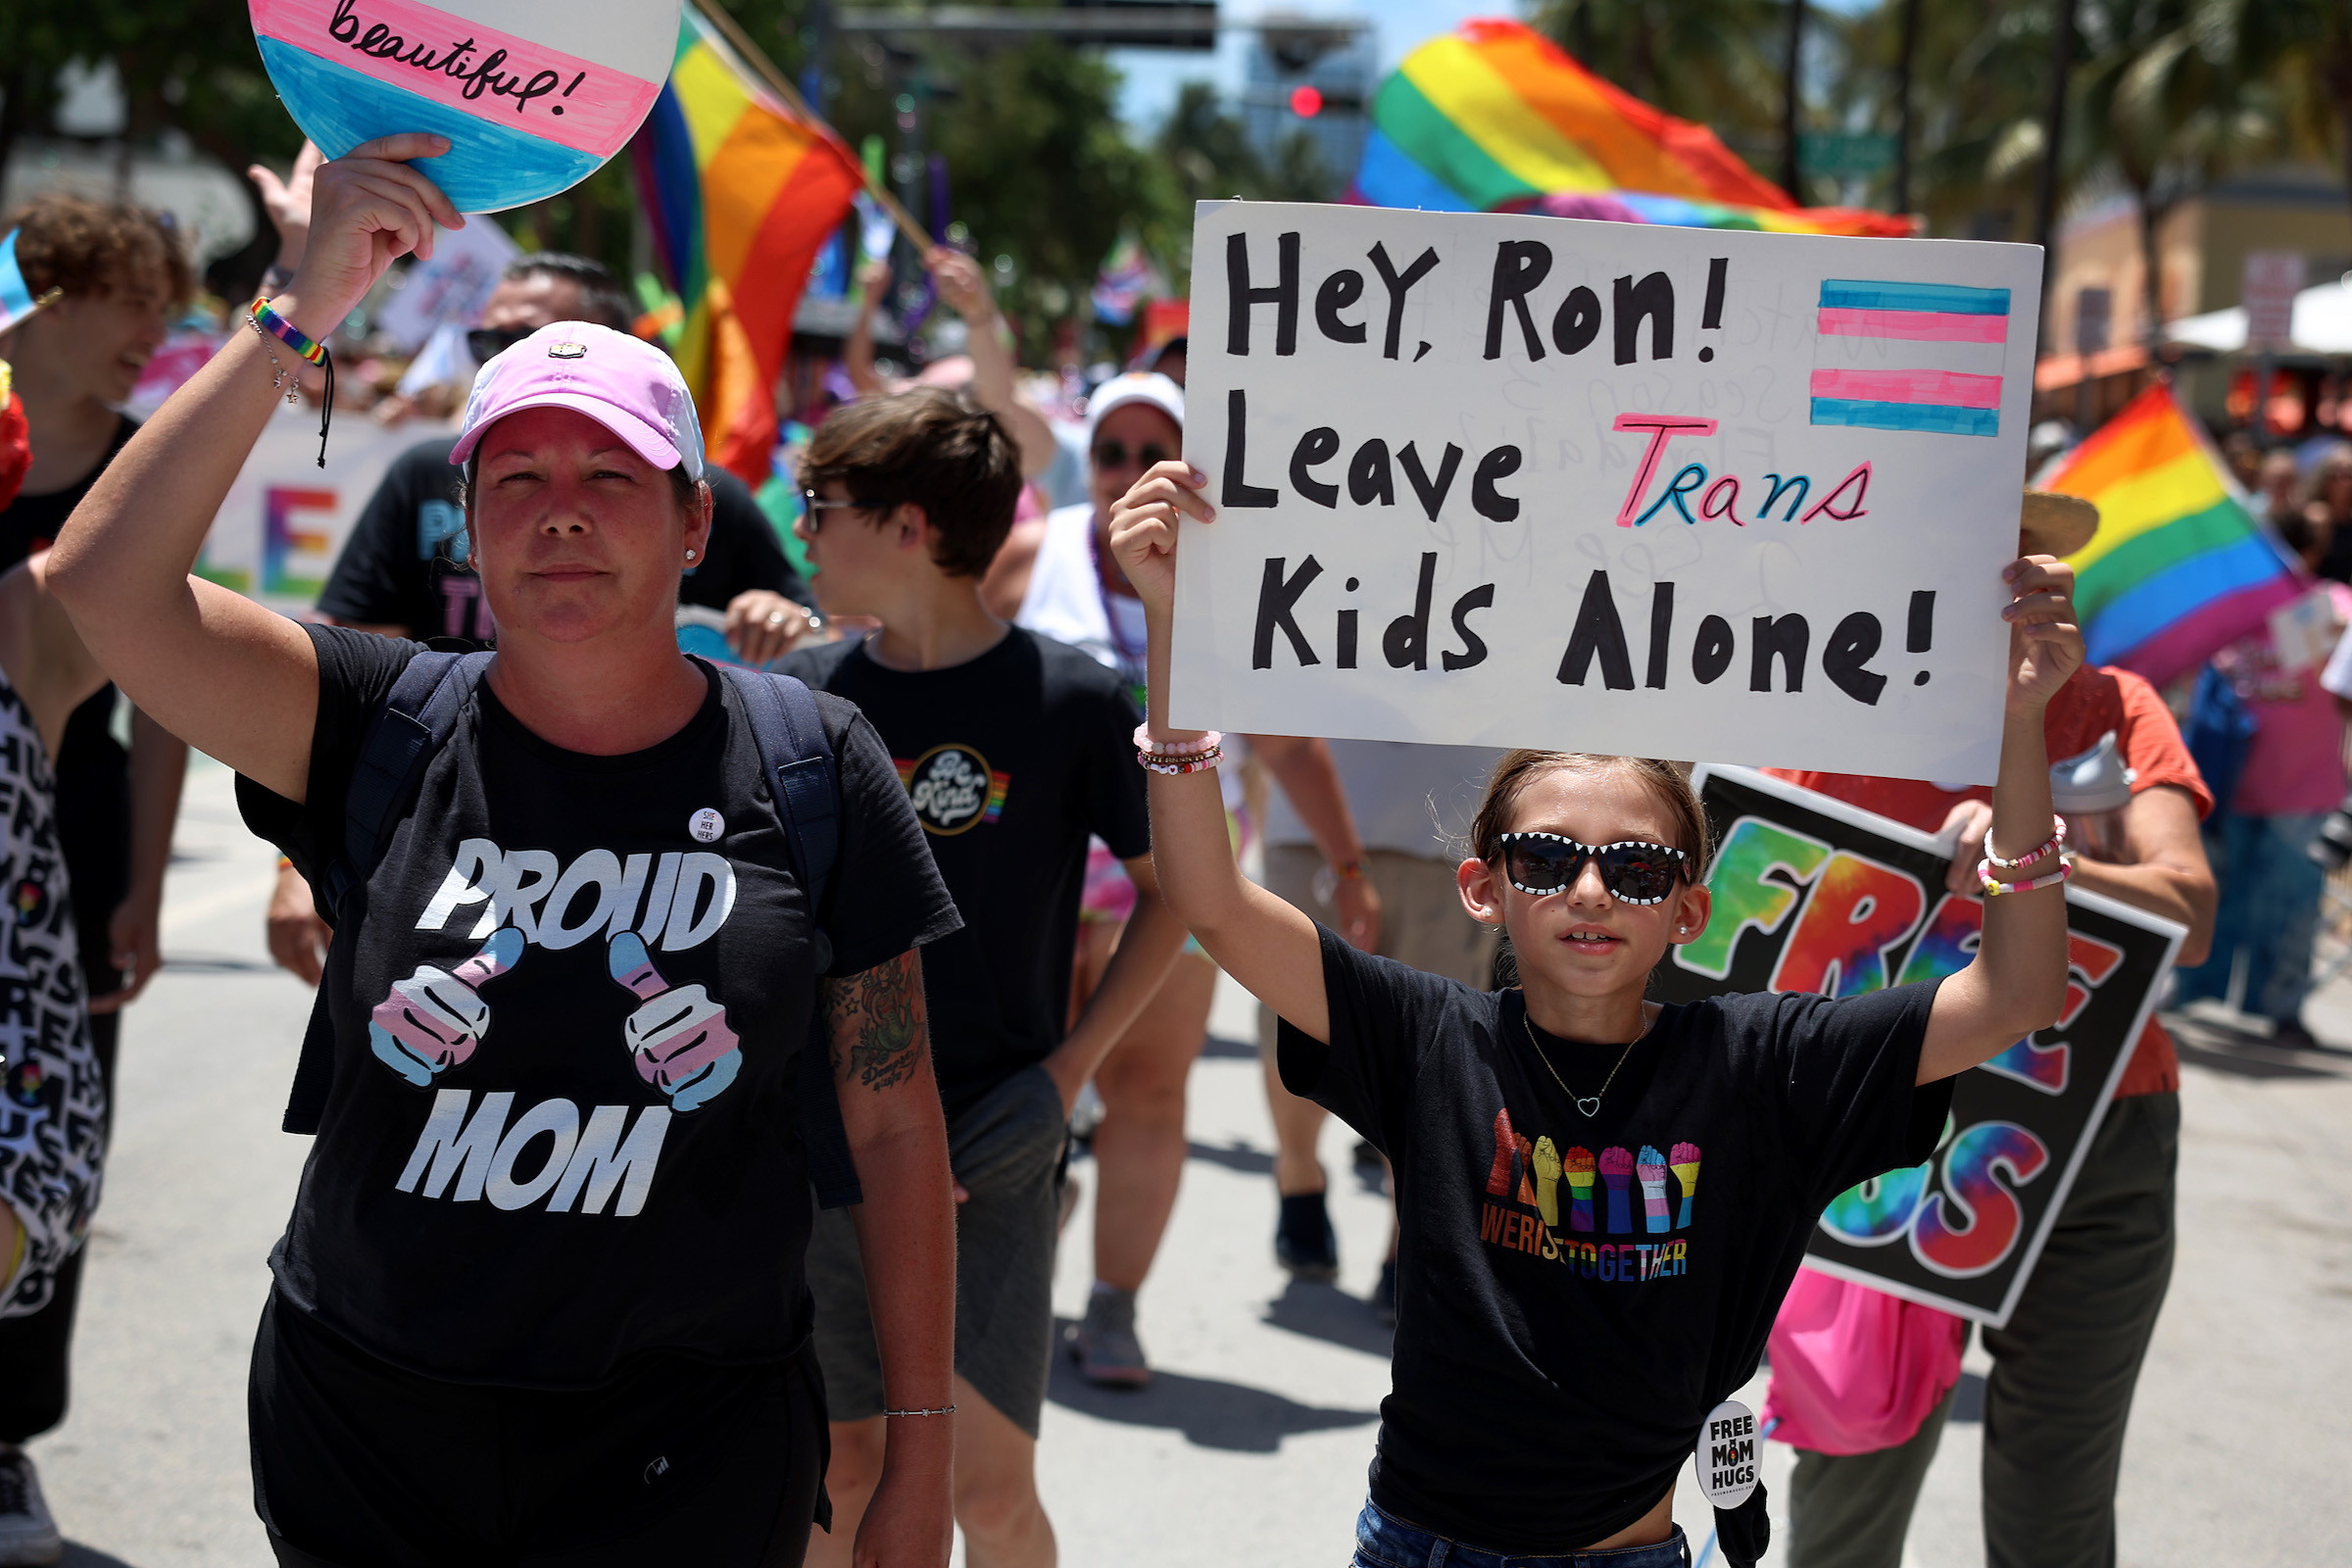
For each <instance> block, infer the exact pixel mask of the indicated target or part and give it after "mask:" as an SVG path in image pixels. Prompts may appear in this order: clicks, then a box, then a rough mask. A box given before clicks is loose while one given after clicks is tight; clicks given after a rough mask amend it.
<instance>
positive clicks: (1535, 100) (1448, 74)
mask: <svg viewBox="0 0 2352 1568" xmlns="http://www.w3.org/2000/svg"><path fill="white" fill-rule="evenodd" d="M1350 196H1351V198H1352V199H1353V200H1355V201H1358V202H1361V203H1364V204H1366V205H1368V206H1373V207H1417V208H1421V209H1423V210H1425V211H1429V212H1443V213H1483V212H1498V211H1500V212H1524V211H1534V212H1545V213H1550V214H1552V215H1553V216H1555V217H1560V218H1601V219H1613V220H1615V221H1619V222H1628V223H1673V224H1680V225H1683V226H1686V227H1695V228H1750V229H1765V230H1770V231H1773V232H1777V233H1787V234H1868V235H1887V236H1903V235H1908V234H1909V233H1910V232H1911V225H1910V221H1908V220H1907V219H1903V218H1898V217H1895V216H1892V215H1890V214H1887V213H1871V212H1862V211H1858V210H1855V209H1850V208H1842V207H1798V206H1797V205H1796V204H1795V203H1794V202H1792V201H1790V200H1789V195H1788V193H1787V192H1786V191H1783V190H1782V189H1781V188H1780V187H1779V186H1777V185H1775V184H1773V183H1772V182H1771V181H1770V180H1768V179H1766V178H1764V176H1763V175H1761V174H1759V173H1757V172H1755V171H1754V170H1752V169H1750V168H1748V167H1747V165H1746V164H1744V163H1742V162H1741V161H1740V157H1739V155H1738V154H1736V153H1734V152H1733V151H1732V150H1731V149H1730V148H1729V147H1726V146H1725V145H1724V144H1723V141H1722V139H1721V138H1720V137H1718V136H1717V135H1716V134H1715V133H1714V132H1713V131H1712V130H1709V129H1708V128H1707V127H1706V126H1704V125H1699V124H1693V123H1691V122H1690V121H1688V120H1677V119H1676V118H1675V117H1674V116H1672V115H1669V114H1667V113H1665V112H1664V111H1663V110H1659V109H1655V108H1653V107H1651V106H1650V105H1648V104H1645V103H1643V102H1642V100H1641V99H1639V98H1635V97H1633V96H1631V95H1630V94H1628V93H1625V92H1622V91H1620V90H1619V89H1617V88H1616V87H1613V86H1611V85H1610V84H1609V83H1607V82H1605V81H1603V80H1601V79H1600V78H1599V77H1598V76H1595V75H1593V73H1591V72H1589V71H1587V70H1586V69H1585V68H1584V67H1582V66H1580V65H1578V64H1577V63H1576V62H1575V61H1574V60H1572V59H1570V58H1569V57H1568V55H1567V54H1566V53H1564V52H1563V51H1562V50H1561V49H1560V48H1559V46H1558V45H1556V44H1554V43H1553V42H1552V41H1551V40H1550V39H1548V38H1546V37H1544V35H1543V34H1542V33H1539V32H1537V31H1535V30H1534V29H1533V28H1531V27H1528V26H1526V25H1522V24H1520V23H1516V22H1505V21H1500V20H1496V19H1492V18H1490V19H1485V20H1480V21H1473V22H1465V23H1463V24H1462V25H1460V26H1459V27H1457V28H1455V29H1454V30H1453V31H1452V32H1449V33H1447V34H1446V35H1445V36H1444V37H1441V38H1433V39H1431V40H1430V41H1429V42H1428V43H1425V44H1423V45H1422V46H1421V47H1420V48H1418V49H1416V50H1414V51H1413V52H1412V53H1411V54H1409V55H1407V56H1405V58H1404V63H1403V64H1402V65H1400V66H1398V67H1397V70H1396V71H1395V72H1394V73H1392V74H1391V75H1390V76H1389V78H1388V80H1386V81H1384V82H1382V83H1381V85H1380V90H1379V91H1378V92H1377V93H1376V94H1375V95H1374V96H1373V100H1372V132H1371V135H1370V136H1369V137H1368V138H1367V139H1366V140H1365V143H1364V154H1363V161H1362V163H1361V164H1360V165H1359V166H1358V167H1357V170H1356V175H1355V186H1354V189H1353V190H1352V191H1351V192H1350Z"/></svg>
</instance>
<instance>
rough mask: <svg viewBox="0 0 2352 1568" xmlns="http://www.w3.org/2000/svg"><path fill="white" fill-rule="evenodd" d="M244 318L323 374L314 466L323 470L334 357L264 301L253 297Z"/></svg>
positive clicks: (331, 408) (332, 406)
mask: <svg viewBox="0 0 2352 1568" xmlns="http://www.w3.org/2000/svg"><path fill="white" fill-rule="evenodd" d="M246 316H247V319H250V320H251V321H252V322H253V329H254V330H255V331H257V332H266V333H268V334H269V335H270V336H271V337H273V338H276V339H277V340H278V341H279V342H281V343H283V344H285V346H286V347H288V348H290V349H292V350H293V351H294V352H295V353H297V354H299V355H301V356H302V357H303V358H304V359H305V360H307V361H309V362H310V363H311V364H313V365H316V366H319V367H320V368H323V369H324V370H325V371H326V396H325V398H324V399H322V400H321V401H320V404H319V466H320V467H321V468H323V467H325V466H326V432H327V427H328V426H329V425H331V424H333V423H334V419H335V358H334V356H333V355H331V354H329V353H327V351H326V345H325V344H323V343H321V342H319V341H318V340H317V339H316V338H312V337H308V336H305V335H304V333H303V330H302V328H301V327H299V326H296V325H295V324H294V323H293V322H292V321H289V320H287V319H285V318H284V317H282V316H280V315H278V314H277V312H276V311H274V310H272V309H271V308H270V302H269V301H268V300H266V299H261V298H258V297H257V298H256V299H255V300H254V302H253V305H252V307H251V308H250V309H249V310H248V311H247V312H246ZM281 379H282V378H281ZM287 401H288V402H292V401H293V394H292V393H288V394H287Z"/></svg>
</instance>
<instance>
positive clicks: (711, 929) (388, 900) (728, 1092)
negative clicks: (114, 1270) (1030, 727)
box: [238, 626, 958, 1388]
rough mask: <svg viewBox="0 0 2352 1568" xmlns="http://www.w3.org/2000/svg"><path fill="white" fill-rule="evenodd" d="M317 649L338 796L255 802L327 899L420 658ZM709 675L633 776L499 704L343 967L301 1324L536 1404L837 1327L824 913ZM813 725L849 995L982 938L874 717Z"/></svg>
mask: <svg viewBox="0 0 2352 1568" xmlns="http://www.w3.org/2000/svg"><path fill="white" fill-rule="evenodd" d="M309 630H310V632H311V636H312V640H313V642H314V644H315V645H316V647H317V649H318V653H319V718H318V726H317V729H316V732H315V735H314V738H313V742H312V753H311V771H310V783H309V787H308V800H307V803H306V804H305V805H303V806H296V805H294V804H293V803H291V802H289V801H286V800H285V799H284V798H282V797H280V796H277V795H274V794H271V793H270V792H269V791H268V790H265V789H263V788H261V787H260V786H258V785H256V784H254V783H253V782H252V781H251V780H247V779H240V780H239V781H238V793H239V800H240V804H241V805H242V807H243V809H244V812H245V819H246V822H247V824H248V825H249V826H251V827H252V828H253V830H254V831H255V832H256V833H258V834H260V835H261V836H262V837H264V838H266V839H269V840H270V841H272V842H273V843H275V844H277V845H278V846H279V848H280V849H282V850H283V851H284V852H285V853H286V855H287V856H288V857H290V858H292V859H293V861H294V862H295V864H296V866H297V867H298V868H300V869H301V870H302V871H303V872H304V873H305V874H306V875H309V876H311V877H312V878H313V879H314V881H316V879H317V877H318V875H319V872H320V870H321V869H322V868H323V867H324V866H325V864H326V863H327V862H328V861H329V860H331V859H332V858H333V857H334V856H335V855H336V854H337V853H338V852H339V851H340V849H341V847H342V824H343V808H344V797H345V793H346V790H347V788H348V785H349V783H350V779H351V774H352V769H353V765H354V762H355V760H356V759H357V755H358V752H359V748H360V745H361V742H362V739H363V737H364V735H365V733H366V731H367V728H368V721H369V720H370V718H371V717H372V716H373V714H374V712H375V711H376V710H377V709H378V708H379V707H380V706H381V704H382V702H383V699H384V697H385V696H386V694H387V693H388V692H389V691H390V690H391V687H392V683H393V681H394V680H395V679H397V678H398V676H399V674H400V671H401V670H402V669H403V668H404V667H405V666H406V665H407V663H408V661H409V659H410V658H411V657H412V656H413V655H415V654H417V652H419V651H420V649H419V647H418V645H417V644H415V643H409V642H403V641H398V640H394V639H390V638H383V637H376V636H373V635H370V634H368V633H365V632H357V631H348V630H342V629H338V628H335V627H325V626H314V627H311V628H309ZM703 673H704V675H705V677H706V679H707V680H708V681H709V692H708V695H707V696H706V698H705V700H704V703H703V706H702V708H701V710H700V711H698V712H697V713H696V714H695V716H694V717H693V718H692V719H691V720H690V721H689V722H688V723H687V724H686V725H685V727H684V728H682V729H681V730H679V731H678V732H677V733H676V734H674V735H672V736H670V737H669V738H668V739H666V740H664V741H662V742H660V743H659V744H657V745H654V746H651V747H648V748H646V749H645V750H643V751H640V752H633V753H629V754H627V755H624V756H618V757H592V756H586V755H582V754H579V753H575V752H567V751H564V750H563V749H561V748H559V747H556V746H553V745H550V744H549V743H548V742H546V741H544V740H541V739H540V738H539V737H537V736H535V735H533V734H532V733H530V731H528V730H526V729H525V728H523V726H522V725H521V724H520V723H519V722H518V721H516V720H515V717H514V716H513V715H512V714H511V713H509V712H508V711H507V710H506V709H505V708H504V707H503V706H502V705H501V704H500V702H499V701H498V699H497V697H496V696H495V695H494V694H493V693H492V692H491V689H490V686H489V683H488V682H487V681H485V682H484V683H483V684H482V685H481V686H480V687H479V688H477V693H476V696H475V697H474V699H473V700H472V701H471V702H470V703H469V704H468V705H467V708H466V712H465V713H464V715H463V716H462V718H461V719H460V721H459V724H458V726H457V729H456V731H455V733H453V734H452V736H451V737H450V740H449V743H448V744H447V745H446V746H445V747H444V748H443V749H442V750H441V752H440V753H439V754H438V755H437V756H436V757H435V758H434V759H433V760H432V762H431V764H430V765H429V766H428V767H427V768H426V770H425V774H424V778H423V782H422V784H421V787H420V789H419V791H418V795H417V806H416V809H414V811H412V812H411V813H410V814H409V815H408V816H407V817H406V818H404V819H403V820H402V821H401V822H400V823H399V824H398V826H397V827H396V828H395V829H394V831H393V833H392V834H391V837H390V840H389V844H388V847H387V848H386V851H385V853H384V856H383V859H382V861H381V863H380V864H379V865H378V867H377V869H376V870H375V872H374V874H373V875H372V876H371V877H370V878H369V880H368V886H367V888H366V890H365V892H364V895H363V897H364V899H365V909H366V913H365V915H364V917H362V918H361V919H359V920H357V921H355V922H352V923H353V924H354V925H356V929H351V930H344V931H340V932H338V933H337V937H336V941H335V943H334V946H333V949H332V950H331V952H330V953H329V955H328V958H327V968H326V978H325V982H324V985H325V992H324V996H323V998H322V1001H321V1005H322V1006H323V1007H324V1008H325V1010H326V1013H327V1016H328V1018H329V1019H330V1021H331V1023H332V1026H333V1031H334V1053H335V1055H334V1060H335V1071H334V1087H333V1091H332V1093H331V1094H330V1096H329V1097H328V1100H327V1103H326V1107H325V1110H324V1113H323V1115H322V1117H321V1119H320V1122H319V1137H318V1141H317V1143H316V1145H315V1146H314V1147H313V1149H312V1151H311V1157H310V1161H309V1163H308V1164H307V1166H306V1167H305V1168H304V1171H303V1178H302V1185H301V1188H300V1191H299V1193H298V1195H297V1197H296V1200H295V1205H294V1213H293V1217H292V1219H291V1220H290V1221H289V1223H288V1225H287V1228H286V1234H285V1237H284V1239H283V1240H282V1241H280V1243H279V1244H278V1247H277V1250H275V1252H274V1253H273V1254H272V1255H271V1258H270V1266H271V1268H272V1270H273V1271H274V1273H275V1274H276V1277H277V1288H278V1292H279V1295H280V1297H281V1299H282V1303H283V1306H282V1308H281V1309H291V1310H296V1311H301V1312H306V1313H309V1314H311V1315H312V1316H313V1317H315V1318H316V1319H317V1320H318V1321H319V1322H320V1323H322V1324H324V1325H325V1326H327V1327H329V1328H331V1329H333V1330H335V1331H336V1332H337V1333H339V1334H341V1335H343V1336H344V1337H345V1338H347V1339H349V1340H351V1341H353V1342H354V1343H356V1344H357V1345H359V1346H360V1347H361V1348H364V1349H366V1350H368V1352H370V1353H371V1354H373V1355H376V1356H377V1357H379V1358H381V1359H383V1360H385V1361H389V1362H391V1363H393V1364H395V1365H398V1366H401V1367H405V1368H407V1369H409V1370H411V1371H415V1372H418V1373H422V1374H424V1375H426V1376H430V1377H437V1378H444V1379H449V1380H454V1381H462V1382H480V1383H495V1384H508V1385H516V1386H522V1387H542V1388H552V1387H580V1386H586V1385H591V1384H595V1383H599V1382H602V1381H604V1380H605V1379H607V1378H608V1377H610V1376H611V1375H612V1374H613V1369H614V1368H615V1366H616V1365H617V1363H618V1362H619V1361H620V1360H621V1359H622V1358H623V1357H625V1356H627V1355H629V1354H631V1353H632V1352H635V1351H640V1350H647V1349H662V1350H672V1351H683V1352H686V1353H689V1354H693V1355H699V1356H702V1357H705V1358H707V1359H710V1360H714V1361H723V1362H751V1361H760V1360H769V1359H774V1358H778V1357H781V1356H784V1355H787V1354H790V1353H791V1352H792V1351H793V1350H794V1348H796V1347H797V1346H798V1345H799V1343H800V1342H801V1341H802V1339H803V1338H805V1337H806V1335H807V1333H808V1330H809V1312H810V1307H809V1293H808V1288H807V1285H806V1282H805V1280H804V1276H803V1262H804V1254H805V1252H806V1250H807V1245H808V1239H809V1217H810V1210H811V1201H812V1200H811V1197H810V1192H809V1175H808V1163H807V1158H806V1154H805V1152H804V1149H803V1146H802V1140H801V1135H800V1126H799V1120H798V1105H797V1100H798V1091H799V1076H798V1074H799V1066H798V1061H799V1054H800V1052H801V1051H802V1050H803V1049H804V1048H805V1047H806V1046H807V1045H808V1044H809V1022H810V1018H811V1014H812V1009H813V1005H814V997H815V980H816V976H815V973H814V970H813V954H812V951H811V947H810V943H809V935H810V931H811V917H810V910H809V904H808V899H807V897H806V894H805V892H804V890H803V888H802V886H801V884H800V883H799V881H798V880H797V879H796V878H795V877H794V875H793V873H792V871H791V869H790V868H791V864H792V859H791V855H790V851H789V848H788V845H787V841H786V839H785V836H784V831H783V828H782V826H781V825H780V823H779V821H778V819H777V816H776V813H775V810H774V809H773V807H772V806H771V805H770V803H769V800H768V795H767V790H766V788H765V786H764V784H763V783H762V782H761V769H760V758H759V752H758V748H757V745H756V743H755V741H754V738H753V735H752V731H751V728H750V725H749V722H748V721H747V720H746V719H745V717H744V715H743V713H742V711H740V710H739V709H738V707H737V706H736V700H735V694H734V692H733V690H732V688H730V687H729V686H727V684H726V683H725V682H723V681H721V680H720V679H719V678H718V676H717V673H716V672H715V671H714V670H711V668H710V667H709V666H707V665H705V666H703ZM816 701H817V705H818V708H819V710H820V711H821V712H822V714H823V718H824V726H825V735H826V738H827V740H828V741H829V742H830V743H831V744H832V747H833V751H834V756H835V758H836V760H837V762H838V768H839V774H840V779H841V797H842V817H841V824H842V825H841V849H840V858H839V861H838V863H837V866H836V868H835V871H834V874H833V878H832V883H831V888H830V893H829V903H830V907H829V908H828V909H826V910H824V911H821V914H822V923H823V925H824V928H825V930H826V932H827V933H828V935H829V936H830V937H831V939H832V942H833V947H834V954H835V957H834V961H833V965H832V968H831V970H830V971H829V972H830V973H832V974H835V975H851V974H856V973H858V972H860V971H862V970H865V969H869V968H871V967H873V966H874V965H876V964H879V963H882V962H884V961H886V960H888V959H890V958H893V957H896V956H898V955H900V954H902V953H905V952H906V951H907V950H908V949H909V948H913V947H916V946H918V945H920V944H922V943H925V942H929V941H932V940H934V939H936V938H938V937H942V936H945V935H947V934H948V933H949V932H952V931H954V930H955V929H956V926H957V924H958V921H957V917H956V909H955V906H954V905H953V904H952V903H951V902H950V900H949V898H948V894H947V889H946V887H945V886H944V885H943V884H942V883H941V881H940V878H939V873H938V870H937V868H936V867H935V866H934V865H933V864H932V860H931V854H930V851H929V850H928V848H926V847H925V845H924V843H923V833H922V829H921V828H920V827H919V826H918V825H917V824H916V821H915V817H914V813H913V811H912V810H911V809H909V807H908V805H907V793H906V791H905V790H904V789H902V788H901V787H900V785H899V779H898V774H897V771H896V770H895V769H894V768H893V767H892V766H891V761H890V757H889V755H888V753H886V752H885V751H884V750H883V748H882V745H881V743H880V741H878V740H877V739H876V738H875V736H874V732H873V729H872V727H871V726H870V725H868V724H867V723H866V722H865V721H864V719H863V718H862V717H861V716H859V714H858V711H857V710H856V709H855V708H854V707H852V706H851V705H849V704H847V703H844V702H841V701H840V700H838V699H836V698H831V697H828V696H825V695H823V694H821V693H820V694H818V696H817V699H816Z"/></svg>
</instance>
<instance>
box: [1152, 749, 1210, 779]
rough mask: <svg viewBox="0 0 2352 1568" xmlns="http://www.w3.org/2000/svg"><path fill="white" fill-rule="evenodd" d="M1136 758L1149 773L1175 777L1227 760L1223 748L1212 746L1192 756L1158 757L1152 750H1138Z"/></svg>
mask: <svg viewBox="0 0 2352 1568" xmlns="http://www.w3.org/2000/svg"><path fill="white" fill-rule="evenodd" d="M1135 760H1136V761H1137V762H1139V763H1141V764H1142V765H1143V768H1144V770H1145V771H1146V772H1148V773H1165V774H1166V775H1168V776H1169V777H1170V778H1175V777H1179V776H1181V775H1183V774H1186V773H1201V772H1206V771H1207V770H1208V769H1210V768H1212V767H1214V766H1216V765H1217V764H1218V763H1219V762H1222V761H1223V760H1225V753H1224V751H1223V750H1222V749H1218V748H1212V749H1210V750H1208V751H1205V752H1201V753H1198V754H1197V755H1195V756H1191V757H1175V758H1158V757H1154V756H1152V754H1151V753H1150V752H1138V753H1136V754H1135Z"/></svg>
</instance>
